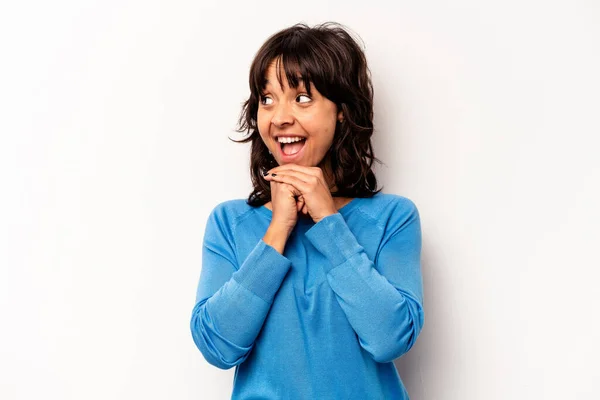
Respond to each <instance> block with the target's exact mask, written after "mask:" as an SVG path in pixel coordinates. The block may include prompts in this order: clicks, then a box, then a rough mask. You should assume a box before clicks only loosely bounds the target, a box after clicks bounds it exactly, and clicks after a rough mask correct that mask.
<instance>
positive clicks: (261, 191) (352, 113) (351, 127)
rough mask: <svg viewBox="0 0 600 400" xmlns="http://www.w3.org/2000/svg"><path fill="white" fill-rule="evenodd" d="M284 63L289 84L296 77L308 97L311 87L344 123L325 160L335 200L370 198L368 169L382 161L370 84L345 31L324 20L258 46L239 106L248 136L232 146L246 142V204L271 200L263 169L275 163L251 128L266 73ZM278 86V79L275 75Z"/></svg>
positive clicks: (254, 127) (373, 190)
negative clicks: (248, 144)
mask: <svg viewBox="0 0 600 400" xmlns="http://www.w3.org/2000/svg"><path fill="white" fill-rule="evenodd" d="M278 59H280V60H281V61H282V62H283V66H284V71H285V75H286V78H287V81H288V83H289V86H290V87H292V88H296V87H298V84H299V80H300V79H299V78H298V75H299V76H300V77H301V78H302V79H303V80H304V82H305V86H306V88H307V91H308V92H309V93H308V94H309V95H310V84H311V83H312V84H313V85H314V87H316V89H317V90H318V91H319V92H320V93H321V94H322V95H323V96H325V97H326V98H328V99H329V100H331V101H332V102H334V103H335V104H336V106H337V109H338V111H339V110H342V111H343V114H344V119H343V121H342V122H338V123H337V124H336V128H335V133H334V138H333V143H332V145H331V147H330V148H329V150H328V152H327V154H326V155H325V158H327V157H329V160H330V163H331V171H332V173H333V180H334V182H335V185H336V186H337V191H336V192H334V193H332V196H334V197H371V196H373V195H374V194H376V193H378V192H380V191H381V190H382V189H379V190H376V188H377V178H376V177H375V174H374V173H373V171H372V169H371V167H372V165H373V161H377V162H379V163H381V161H380V160H379V159H377V158H376V157H375V155H374V153H373V146H372V144H371V136H372V134H373V85H372V83H371V76H370V71H369V68H368V66H367V60H366V57H365V54H364V53H363V50H362V49H361V48H360V47H359V45H358V43H357V42H356V41H355V40H354V39H353V38H352V36H351V35H350V34H349V33H348V32H347V30H346V28H345V27H344V26H343V25H341V24H338V23H335V22H325V23H323V24H320V25H316V26H314V27H313V28H310V27H308V26H307V25H306V24H304V23H298V24H296V25H293V26H291V27H289V28H286V29H284V30H282V31H280V32H277V33H275V34H273V35H272V36H271V37H269V38H268V39H267V41H266V42H265V43H264V44H263V45H262V46H261V48H260V49H259V50H258V52H257V53H256V55H255V57H254V60H253V61H252V64H251V66H250V81H249V84H250V97H249V98H248V100H246V101H245V102H244V103H243V107H242V112H241V114H240V117H239V120H238V128H237V129H236V131H237V132H244V131H245V132H247V133H248V134H249V137H247V138H245V139H242V140H239V141H236V140H233V139H231V140H233V141H234V142H237V143H246V142H249V141H251V142H252V148H251V155H250V175H251V178H252V185H253V186H254V190H253V191H252V193H251V194H250V195H249V197H248V200H247V203H248V204H249V205H251V206H260V205H263V204H265V203H267V202H269V201H270V200H271V187H270V183H269V182H268V181H266V180H265V179H264V178H263V175H262V171H263V170H268V169H271V168H274V167H276V166H277V162H276V161H275V159H274V158H273V156H272V155H271V154H270V153H269V149H268V148H267V146H266V145H265V144H264V142H263V140H262V138H261V136H260V133H259V132H258V128H257V125H256V119H257V112H258V106H259V101H260V98H261V94H262V92H263V90H264V88H265V79H266V77H265V74H266V71H267V69H268V67H269V65H270V63H271V62H272V61H274V60H278ZM277 78H278V80H279V83H280V84H281V82H282V81H281V77H280V76H279V74H278V77H277Z"/></svg>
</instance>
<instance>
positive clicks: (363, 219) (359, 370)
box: [190, 192, 423, 400]
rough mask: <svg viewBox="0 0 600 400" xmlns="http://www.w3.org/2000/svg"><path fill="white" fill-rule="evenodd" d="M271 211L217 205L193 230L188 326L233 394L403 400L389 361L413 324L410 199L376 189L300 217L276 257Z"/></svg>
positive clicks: (417, 314) (416, 241) (412, 336)
mask: <svg viewBox="0 0 600 400" xmlns="http://www.w3.org/2000/svg"><path fill="white" fill-rule="evenodd" d="M271 217H272V211H271V210H269V209H268V208H266V207H265V206H260V207H251V206H249V205H248V204H247V203H246V201H245V200H244V199H235V200H228V201H224V202H222V203H220V204H218V205H217V206H216V207H215V208H214V209H213V210H212V212H211V213H210V216H209V217H208V221H207V224H206V229H205V233H204V243H203V248H202V270H201V272H200V280H199V284H198V290H197V293H196V304H195V306H194V307H193V310H192V317H191V321H190V328H191V333H192V337H193V340H194V343H195V344H196V346H197V347H198V349H199V350H200V351H201V353H202V354H203V356H204V358H205V359H206V360H207V361H208V362H209V363H210V364H212V365H214V366H216V367H219V368H222V369H229V368H231V367H233V366H236V370H235V377H234V384H233V392H232V397H231V398H232V399H361V400H364V399H369V400H373V399H386V400H388V399H408V394H407V392H406V390H405V388H404V385H403V384H402V381H401V380H400V377H399V375H398V372H397V370H396V367H395V366H394V363H393V360H394V359H396V358H397V357H400V356H401V355H402V354H404V353H406V352H407V351H408V350H409V349H410V348H411V347H412V346H413V344H414V343H415V341H416V339H417V336H418V335H419V333H420V331H421V328H422V326H423V306H422V305H423V286H422V276H421V225H420V219H419V212H418V210H417V208H416V206H415V204H414V203H413V202H412V201H411V200H409V199H408V198H406V197H402V196H398V195H394V194H386V193H383V192H380V193H378V194H376V195H375V196H373V197H371V198H355V199H353V200H352V201H351V202H350V203H348V204H346V205H345V206H344V207H342V208H341V209H339V210H338V212H337V213H336V214H332V215H329V216H327V217H325V218H323V219H322V220H321V221H319V222H318V223H316V224H315V223H314V222H313V221H312V219H310V218H309V217H305V216H299V219H298V223H297V224H296V226H295V228H294V230H293V231H292V233H291V235H290V237H289V239H288V241H287V243H286V247H285V251H284V253H283V254H280V253H279V252H277V250H275V249H274V248H273V247H271V246H269V245H267V244H266V243H265V242H264V241H263V240H262V238H263V236H264V234H265V232H266V230H267V228H268V226H269V223H270V221H271Z"/></svg>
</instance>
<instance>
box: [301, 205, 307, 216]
mask: <svg viewBox="0 0 600 400" xmlns="http://www.w3.org/2000/svg"><path fill="white" fill-rule="evenodd" d="M302 213H304V214H307V213H308V207H306V204H305V205H304V207H302Z"/></svg>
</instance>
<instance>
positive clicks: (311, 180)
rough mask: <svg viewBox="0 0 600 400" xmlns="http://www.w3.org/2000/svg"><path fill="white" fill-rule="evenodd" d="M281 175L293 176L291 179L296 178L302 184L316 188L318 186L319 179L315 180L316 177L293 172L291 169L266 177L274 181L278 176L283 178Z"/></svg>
mask: <svg viewBox="0 0 600 400" xmlns="http://www.w3.org/2000/svg"><path fill="white" fill-rule="evenodd" d="M283 175H286V176H293V177H295V178H298V179H299V180H301V181H303V182H304V183H307V184H309V185H314V186H316V185H317V184H319V178H317V177H316V176H314V175H311V174H307V173H305V172H303V171H296V170H293V169H288V170H286V171H279V172H278V173H275V176H272V175H268V176H267V177H271V179H275V178H277V177H278V176H283ZM268 180H269V179H268Z"/></svg>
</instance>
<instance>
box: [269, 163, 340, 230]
mask: <svg viewBox="0 0 600 400" xmlns="http://www.w3.org/2000/svg"><path fill="white" fill-rule="evenodd" d="M267 172H269V174H268V175H266V176H265V179H266V180H267V181H271V180H274V181H276V182H283V183H288V184H290V185H292V186H294V187H295V188H296V189H298V190H299V191H300V192H301V195H300V196H299V198H298V201H299V202H301V203H303V204H302V205H299V206H300V210H301V211H302V212H303V213H305V214H306V213H308V214H310V216H311V218H312V219H313V221H314V222H315V223H316V222H319V221H320V220H322V219H323V218H325V217H327V216H329V215H331V214H335V213H337V209H336V207H335V203H334V202H333V197H332V196H331V192H330V191H329V187H328V186H327V183H326V182H325V178H324V176H323V170H321V168H319V167H305V166H302V165H298V164H292V163H290V164H284V165H280V166H278V167H275V168H272V169H270V170H268V171H267ZM273 174H275V176H273Z"/></svg>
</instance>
